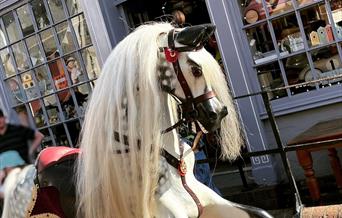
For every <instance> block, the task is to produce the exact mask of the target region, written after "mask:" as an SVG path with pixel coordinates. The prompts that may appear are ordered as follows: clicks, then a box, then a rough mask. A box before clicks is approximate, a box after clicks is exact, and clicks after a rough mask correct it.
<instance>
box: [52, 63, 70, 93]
mask: <svg viewBox="0 0 342 218" xmlns="http://www.w3.org/2000/svg"><path fill="white" fill-rule="evenodd" d="M48 65H49V68H50V72H51V75H52V78H53V81H54V83H55V87H56V89H57V90H58V89H64V88H67V87H68V80H67V78H66V73H65V71H64V68H63V62H62V59H57V60H56V61H53V62H51V63H49V64H48Z"/></svg>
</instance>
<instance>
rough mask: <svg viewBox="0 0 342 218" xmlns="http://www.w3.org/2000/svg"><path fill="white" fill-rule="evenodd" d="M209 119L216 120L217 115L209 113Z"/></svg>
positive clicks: (212, 112)
mask: <svg viewBox="0 0 342 218" xmlns="http://www.w3.org/2000/svg"><path fill="white" fill-rule="evenodd" d="M209 119H212V120H215V119H217V113H216V112H214V111H211V112H210V113H209Z"/></svg>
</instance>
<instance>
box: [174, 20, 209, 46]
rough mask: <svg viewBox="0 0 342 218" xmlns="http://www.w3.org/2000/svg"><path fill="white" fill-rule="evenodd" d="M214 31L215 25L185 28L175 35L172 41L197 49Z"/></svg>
mask: <svg viewBox="0 0 342 218" xmlns="http://www.w3.org/2000/svg"><path fill="white" fill-rule="evenodd" d="M215 29H216V27H215V25H212V24H202V25H196V26H191V27H187V28H185V29H183V30H181V31H180V32H177V33H175V35H174V40H175V41H177V42H178V43H180V44H183V45H186V46H190V47H197V46H198V45H200V44H203V43H204V42H205V41H206V40H208V39H209V37H210V36H211V35H212V34H213V33H214V31H215Z"/></svg>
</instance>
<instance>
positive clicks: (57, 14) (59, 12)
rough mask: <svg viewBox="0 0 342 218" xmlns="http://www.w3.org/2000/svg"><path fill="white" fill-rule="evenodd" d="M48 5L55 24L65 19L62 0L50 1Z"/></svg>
mask: <svg viewBox="0 0 342 218" xmlns="http://www.w3.org/2000/svg"><path fill="white" fill-rule="evenodd" d="M48 4H49V7H50V11H51V14H52V19H53V21H54V22H55V23H57V22H59V21H61V20H64V19H65V14H64V10H63V4H62V2H61V0H48Z"/></svg>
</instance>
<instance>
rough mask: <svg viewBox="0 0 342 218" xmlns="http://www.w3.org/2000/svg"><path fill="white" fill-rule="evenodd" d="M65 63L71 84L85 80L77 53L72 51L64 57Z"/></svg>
mask: <svg viewBox="0 0 342 218" xmlns="http://www.w3.org/2000/svg"><path fill="white" fill-rule="evenodd" d="M65 64H66V66H67V71H68V74H69V77H70V80H71V83H72V84H77V83H79V82H83V81H85V80H86V79H87V78H86V76H85V74H84V72H83V70H82V68H81V66H80V58H79V56H78V53H73V54H71V55H68V56H66V57H65Z"/></svg>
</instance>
